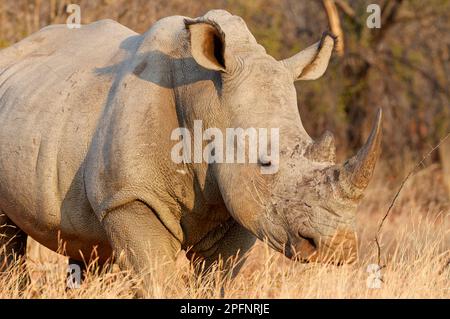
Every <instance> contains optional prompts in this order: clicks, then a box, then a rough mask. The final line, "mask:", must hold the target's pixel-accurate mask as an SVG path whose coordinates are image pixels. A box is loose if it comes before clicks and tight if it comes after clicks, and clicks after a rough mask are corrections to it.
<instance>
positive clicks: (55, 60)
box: [0, 10, 381, 284]
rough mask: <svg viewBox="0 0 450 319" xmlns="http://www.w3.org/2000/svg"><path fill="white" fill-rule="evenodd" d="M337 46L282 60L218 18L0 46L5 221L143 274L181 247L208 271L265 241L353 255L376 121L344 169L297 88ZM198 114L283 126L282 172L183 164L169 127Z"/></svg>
mask: <svg viewBox="0 0 450 319" xmlns="http://www.w3.org/2000/svg"><path fill="white" fill-rule="evenodd" d="M333 46H334V38H333V37H332V36H331V35H329V34H324V35H323V36H322V39H321V40H320V41H319V42H318V43H316V44H314V45H313V46H311V47H309V48H307V49H305V50H304V51H302V52H300V53H299V54H297V55H295V56H293V57H292V58H289V59H286V60H283V61H276V60H275V59H274V58H272V57H271V56H269V55H267V54H266V52H265V50H264V48H263V47H261V46H260V45H259V44H258V43H257V42H256V40H255V39H254V37H253V36H252V34H251V33H250V32H249V30H248V29H247V27H246V25H245V23H244V21H243V20H242V19H241V18H239V17H237V16H233V15H231V14H229V13H228V12H226V11H222V10H214V11H210V12H208V13H207V14H206V15H205V16H203V17H200V18H197V19H190V18H185V17H181V16H173V17H168V18H165V19H162V20H160V21H158V22H157V23H155V24H154V25H153V26H152V27H151V29H150V30H149V31H147V32H146V33H144V34H142V35H139V34H136V33H135V32H133V31H131V30H129V29H127V28H126V27H124V26H122V25H120V24H118V23H116V22H113V21H110V20H102V21H99V22H95V23H92V24H89V25H84V26H82V28H81V29H72V30H70V29H68V28H66V27H65V26H64V25H56V26H49V27H46V28H44V29H42V30H41V31H39V32H37V33H35V34H33V35H31V36H29V37H28V38H26V39H24V40H23V41H21V42H19V43H17V44H16V45H14V46H12V47H10V48H7V49H4V50H2V51H0V73H1V74H0V209H1V211H2V212H3V213H4V214H5V215H6V216H5V218H4V219H5V220H4V221H2V222H3V223H4V224H9V225H15V226H17V228H18V229H20V230H21V231H23V232H24V233H25V234H28V235H29V236H31V237H32V238H34V239H35V240H37V241H38V242H40V243H41V244H43V245H45V246H47V247H48V248H50V249H52V250H55V251H56V250H57V249H58V246H59V243H60V240H62V241H64V242H65V244H66V246H65V253H66V254H67V255H68V256H70V257H71V258H72V259H75V260H82V256H85V257H86V256H90V255H91V252H92V250H93V247H95V249H96V251H97V253H98V254H99V258H100V262H104V261H105V260H107V259H108V258H109V257H110V256H111V254H112V253H113V252H114V254H115V256H118V255H120V254H123V255H124V256H125V257H124V258H123V259H121V260H122V261H121V266H122V267H125V268H131V269H133V270H134V271H136V272H140V271H142V269H143V268H145V267H146V265H148V264H149V263H150V262H153V261H155V260H160V259H167V260H168V261H169V262H170V261H171V260H174V259H175V256H176V254H177V253H178V251H180V250H182V249H184V250H188V251H189V254H188V255H189V256H190V257H191V258H192V259H193V260H205V261H206V263H207V264H210V263H212V262H213V261H215V260H217V258H219V256H221V257H223V258H225V259H226V258H228V257H230V256H233V255H235V254H236V253H237V252H238V251H239V252H240V254H241V255H242V254H243V253H244V252H245V251H247V250H248V249H249V248H250V247H251V246H252V245H253V243H254V241H255V236H256V237H258V238H260V239H261V240H267V241H268V243H269V244H270V245H271V246H272V247H273V248H274V249H276V250H278V251H280V252H284V253H285V254H286V255H287V256H288V257H292V258H297V257H299V259H301V260H317V261H324V258H325V255H330V252H331V255H333V256H334V259H333V260H334V261H337V262H343V261H345V260H348V259H350V260H354V259H355V254H356V236H355V231H354V221H355V209H356V205H357V203H358V201H359V199H360V198H361V196H362V191H363V189H364V188H365V187H366V186H367V183H368V181H369V179H370V177H371V174H372V170H373V167H374V165H375V161H376V158H377V156H378V153H379V144H380V139H381V137H380V131H381V127H380V123H381V112H380V113H379V115H378V118H377V122H376V125H375V127H374V130H373V132H372V135H371V137H370V138H369V140H368V142H367V144H366V145H365V146H363V148H362V149H361V150H360V152H359V153H358V154H357V155H356V156H355V157H354V158H352V159H350V160H348V161H347V162H346V163H345V164H343V165H338V164H335V162H334V161H335V155H334V144H333V138H332V136H331V135H330V133H326V134H325V135H324V136H323V137H322V138H321V139H319V140H318V141H316V142H315V141H313V140H312V139H311V138H310V137H309V135H308V134H307V133H306V131H305V129H304V128H303V126H302V122H301V119H300V115H299V113H298V108H297V104H296V101H297V98H296V92H295V88H294V84H293V83H294V81H295V80H313V79H316V78H318V77H320V76H321V75H322V74H323V73H324V72H325V69H326V67H327V65H328V60H329V58H330V55H331V52H332V49H333ZM196 119H201V120H203V127H204V129H206V128H208V127H217V128H220V129H222V130H225V128H227V127H230V128H236V127H242V128H248V127H256V128H259V127H264V128H279V129H280V152H281V153H280V160H279V163H278V164H279V170H278V172H277V173H276V174H271V175H264V174H261V172H260V164H218V163H213V164H206V163H202V164H183V163H182V164H175V163H174V162H173V161H172V160H171V158H170V154H171V149H172V147H173V146H174V145H175V144H176V143H177V141H173V140H171V139H170V136H171V132H172V130H173V129H175V128H177V127H186V128H189V129H192V127H193V121H194V120H196ZM273 164H274V163H272V165H273ZM21 238H25V240H26V236H25V237H21ZM18 240H23V239H20V238H19V239H18ZM147 284H148V283H147Z"/></svg>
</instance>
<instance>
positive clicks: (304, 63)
mask: <svg viewBox="0 0 450 319" xmlns="http://www.w3.org/2000/svg"><path fill="white" fill-rule="evenodd" d="M335 41H336V37H335V36H334V35H332V34H331V33H327V32H325V33H323V34H322V38H321V39H320V41H319V42H317V43H315V44H313V45H311V46H310V47H308V48H306V49H304V50H303V51H300V52H299V53H297V54H296V55H294V56H293V57H290V58H288V59H285V60H282V61H281V63H283V64H284V65H285V66H286V67H287V68H288V69H289V70H290V71H291V72H292V76H293V78H294V81H297V80H315V79H318V78H320V77H321V76H322V75H323V74H324V73H325V70H326V69H327V66H328V62H329V61H330V57H331V53H332V52H333V48H334V42H335Z"/></svg>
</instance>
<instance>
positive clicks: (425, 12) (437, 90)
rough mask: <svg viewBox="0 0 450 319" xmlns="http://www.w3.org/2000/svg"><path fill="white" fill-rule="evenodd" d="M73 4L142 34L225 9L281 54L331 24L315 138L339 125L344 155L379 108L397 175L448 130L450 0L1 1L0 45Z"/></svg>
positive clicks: (313, 122) (88, 18)
mask: <svg viewBox="0 0 450 319" xmlns="http://www.w3.org/2000/svg"><path fill="white" fill-rule="evenodd" d="M69 3H76V4H79V5H80V6H81V19H82V23H89V22H92V21H95V20H98V19H103V18H110V19H114V20H117V21H119V22H120V23H122V24H124V25H126V26H128V27H129V28H131V29H133V30H135V31H137V32H144V31H146V30H147V29H148V28H149V27H150V26H151V25H152V24H153V23H154V22H155V21H157V20H158V19H160V18H162V17H165V16H169V15H177V14H178V15H184V16H191V17H196V16H200V15H203V14H204V13H205V12H207V11H208V10H210V9H215V8H221V9H226V10H228V11H230V12H231V13H233V14H236V15H239V16H241V17H243V18H244V20H245V21H246V22H247V24H248V26H249V28H250V30H251V31H252V33H253V34H254V35H255V37H256V38H257V40H258V41H259V42H260V43H261V44H262V45H263V46H264V47H265V48H266V50H267V51H268V53H269V54H271V55H273V56H274V57H275V58H277V59H281V58H286V57H288V56H290V55H293V54H295V53H297V52H298V51H299V50H300V49H302V48H305V47H307V46H309V45H310V44H312V43H314V42H316V41H318V39H319V38H320V35H321V33H322V32H323V31H325V30H330V29H331V30H332V31H333V32H334V33H335V34H337V35H339V41H340V43H339V46H338V47H337V51H336V53H335V54H334V57H333V59H332V62H331V65H330V67H329V68H328V71H327V73H326V74H325V76H323V77H322V78H321V79H319V80H317V81H311V82H302V83H297V84H296V85H297V90H298V93H299V94H298V100H299V101H298V102H299V109H300V113H301V116H302V120H303V123H304V126H305V127H306V129H307V131H308V132H309V133H310V135H311V136H312V137H317V136H319V135H321V134H322V133H323V132H324V130H326V129H327V130H330V131H332V132H333V133H334V134H335V138H336V144H337V145H336V146H337V149H338V152H339V154H338V157H339V158H340V159H342V158H344V157H345V156H347V155H348V154H350V153H352V152H354V150H356V149H357V148H358V147H359V146H360V145H361V144H362V143H363V142H364V140H365V138H366V137H367V135H368V133H369V130H370V125H371V122H372V121H373V119H374V115H375V113H376V109H377V108H378V107H382V108H383V110H384V115H385V118H384V123H383V125H384V127H383V129H384V145H383V155H382V158H383V160H384V162H385V164H387V165H388V167H390V169H391V173H392V175H393V176H394V175H396V174H404V172H405V171H404V170H405V167H406V168H407V169H409V168H410V166H408V165H409V164H412V162H413V161H414V162H417V161H418V160H420V158H421V157H422V155H423V154H425V153H427V152H428V151H429V150H430V149H431V148H432V146H433V145H435V144H437V143H438V142H439V140H440V139H441V138H443V137H444V136H445V135H446V134H447V133H448V132H450V104H449V97H450V93H449V87H450V82H449V74H450V0H428V1H422V0H303V1H302V0H253V1H248V0H207V1H198V0H195V1H194V0H0V48H1V47H6V46H9V45H11V44H13V43H15V42H17V41H19V40H21V39H22V38H24V37H26V36H27V35H29V34H30V33H33V32H35V31H37V30H39V29H40V28H42V27H43V26H46V25H48V24H54V23H65V22H66V19H67V17H68V15H69V14H68V13H66V6H67V5H68V4H69ZM371 3H375V4H378V5H379V6H380V8H381V28H380V29H369V28H368V27H367V26H366V20H367V18H368V17H369V15H370V13H368V12H367V6H368V5H369V4H371ZM449 140H450V139H449ZM449 142H450V141H449ZM441 157H442V155H441ZM438 159H439V155H438V154H437V153H436V154H433V156H432V157H431V158H430V160H429V161H437V160H438ZM447 161H449V162H450V157H449V158H447ZM407 164H408V165H407ZM449 165H450V163H449Z"/></svg>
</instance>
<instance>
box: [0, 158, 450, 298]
mask: <svg viewBox="0 0 450 319" xmlns="http://www.w3.org/2000/svg"><path fill="white" fill-rule="evenodd" d="M385 170H386V168H384V169H383V170H382V169H378V172H377V176H376V177H375V179H374V180H373V181H372V183H371V185H370V187H369V189H368V191H367V194H366V197H365V199H364V201H363V202H362V203H361V205H360V206H359V210H358V236H359V256H360V258H359V261H358V262H357V263H356V264H353V265H346V266H340V267H338V266H332V265H324V264H300V263H295V262H292V261H290V260H288V259H286V258H285V257H284V256H282V255H281V254H279V253H276V252H274V251H273V250H271V249H270V248H268V247H267V246H265V245H264V244H263V243H261V242H258V243H257V244H256V245H255V247H254V248H253V249H252V251H251V252H250V253H249V256H248V259H247V261H246V262H245V264H244V266H243V268H242V270H241V272H240V273H239V274H238V276H237V277H236V278H235V279H233V280H231V279H229V278H227V277H224V276H223V273H222V272H221V271H220V266H219V267H218V269H217V270H216V271H213V272H211V273H209V274H208V275H205V276H203V277H202V278H199V277H198V276H195V275H194V269H193V268H192V267H191V266H190V264H189V263H188V262H187V260H186V258H185V257H184V255H183V254H180V256H179V258H178V261H177V264H178V267H177V269H178V270H177V271H176V272H175V273H166V272H165V265H164V264H159V265H158V264H157V265H155V266H154V267H152V268H151V269H149V270H148V271H149V272H151V274H152V278H153V285H152V287H151V289H150V295H149V296H148V297H150V298H221V297H225V298H450V264H449V262H450V203H449V200H448V196H447V193H446V191H445V189H444V186H443V183H442V172H441V169H440V167H439V166H438V165H432V166H429V167H428V168H426V169H424V170H422V171H419V172H418V173H417V174H415V175H414V176H413V177H412V178H410V179H409V180H408V182H407V183H406V185H405V187H404V189H403V190H402V192H401V195H400V197H399V199H398V200H397V202H396V203H395V206H394V209H393V210H392V212H391V214H390V216H389V217H388V219H387V220H386V223H385V225H384V226H383V229H382V231H381V253H382V254H381V257H382V262H381V264H382V265H381V266H384V267H383V268H382V269H381V270H380V271H379V273H376V272H374V270H376V267H377V266H373V265H372V266H370V265H371V264H377V249H376V245H375V243H374V236H375V234H376V231H377V227H378V223H379V221H380V219H381V217H382V216H383V215H384V214H385V212H386V210H387V208H388V206H389V204H390V202H391V200H392V198H393V196H394V195H395V192H396V190H397V187H398V184H399V183H398V181H390V180H388V179H387V177H386V174H383V173H380V172H381V171H385ZM26 267H27V269H28V270H27V271H28V272H29V273H30V275H31V283H30V284H29V285H28V286H27V287H26V288H25V289H20V288H19V282H20V280H18V279H19V278H20V277H21V276H23V274H24V272H25V269H24V267H23V266H19V264H18V265H16V266H14V267H12V268H11V269H10V270H9V271H8V272H5V273H3V274H0V298H133V297H134V296H135V294H134V290H133V287H134V286H135V285H137V284H139V281H140V278H138V277H132V276H131V274H130V273H127V272H125V271H120V269H119V268H118V267H117V266H114V267H112V269H110V270H107V271H99V270H98V269H96V268H95V266H94V265H92V267H90V268H91V271H90V272H89V273H88V274H87V278H86V280H85V282H84V283H83V284H82V285H81V287H80V288H79V289H69V290H68V289H66V269H67V258H65V257H63V256H61V255H58V254H56V253H53V252H51V251H49V250H47V249H46V248H44V247H43V246H41V245H39V244H38V243H36V242H35V241H32V240H29V243H28V256H27V258H26ZM371 269H374V270H371ZM180 283H181V284H180ZM377 286H378V287H379V288H376V287H377ZM222 287H224V289H223V291H222V289H221V288H222ZM221 291H222V292H221Z"/></svg>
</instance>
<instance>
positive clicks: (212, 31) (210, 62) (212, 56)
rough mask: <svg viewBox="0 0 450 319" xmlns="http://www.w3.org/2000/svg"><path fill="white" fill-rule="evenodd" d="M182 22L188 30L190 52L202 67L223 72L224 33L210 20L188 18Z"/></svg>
mask: <svg viewBox="0 0 450 319" xmlns="http://www.w3.org/2000/svg"><path fill="white" fill-rule="evenodd" d="M184 23H185V25H186V27H187V29H188V30H189V34H190V42H191V51H192V52H191V53H192V57H193V58H194V59H195V61H196V62H197V63H198V64H199V65H201V66H202V67H204V68H206V69H209V70H214V71H221V72H225V69H226V66H225V34H224V33H223V32H222V30H221V28H220V27H219V26H218V25H217V24H216V23H215V22H214V21H211V20H189V19H185V20H184Z"/></svg>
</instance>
